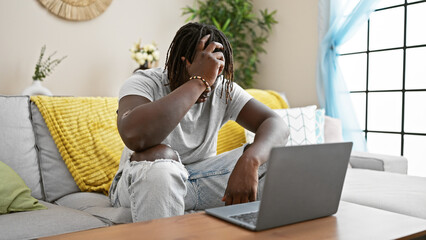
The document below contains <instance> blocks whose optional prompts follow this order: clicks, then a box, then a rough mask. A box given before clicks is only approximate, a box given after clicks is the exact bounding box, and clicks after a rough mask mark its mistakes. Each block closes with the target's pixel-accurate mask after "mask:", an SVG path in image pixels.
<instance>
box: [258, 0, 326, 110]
mask: <svg viewBox="0 0 426 240" xmlns="http://www.w3.org/2000/svg"><path fill="white" fill-rule="evenodd" d="M255 3H256V7H257V8H260V9H263V8H268V9H269V10H272V9H277V10H278V11H277V14H276V15H277V16H276V18H277V20H278V22H279V23H278V24H276V25H275V26H274V29H273V30H274V31H273V33H272V35H271V36H270V38H269V41H268V43H267V45H266V50H267V51H268V53H267V54H266V55H262V56H261V66H260V68H259V76H258V78H257V83H256V87H258V88H262V89H273V90H276V91H279V92H284V93H285V94H286V96H287V98H288V100H289V102H290V105H291V107H296V106H298V107H300V106H306V105H311V104H315V105H317V104H318V100H317V94H316V82H315V74H316V57H317V49H318V30H317V28H318V27H317V22H318V20H317V19H318V0H262V1H255Z"/></svg>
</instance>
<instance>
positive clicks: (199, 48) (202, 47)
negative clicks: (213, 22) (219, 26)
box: [196, 34, 210, 51]
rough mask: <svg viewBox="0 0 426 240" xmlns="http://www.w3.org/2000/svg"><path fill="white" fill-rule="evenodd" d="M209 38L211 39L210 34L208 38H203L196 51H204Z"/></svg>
mask: <svg viewBox="0 0 426 240" xmlns="http://www.w3.org/2000/svg"><path fill="white" fill-rule="evenodd" d="M209 38H210V34H207V35H206V36H204V37H202V38H201V39H200V41H199V42H198V45H197V49H196V51H203V50H204V46H205V45H206V42H207V40H208V39H209Z"/></svg>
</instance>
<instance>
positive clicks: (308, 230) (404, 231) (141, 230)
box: [42, 202, 426, 240]
mask: <svg viewBox="0 0 426 240" xmlns="http://www.w3.org/2000/svg"><path fill="white" fill-rule="evenodd" d="M425 235H426V220H423V219H420V218H414V217H410V216H406V215H401V214H397V213H392V212H387V211H383V210H379V209H375V208H370V207H365V206H361V205H357V204H353V203H348V202H341V203H340V207H339V211H338V212H337V214H335V215H333V216H330V217H325V218H320V219H316V220H311V221H306V222H302V223H297V224H292V225H288V226H283V227H279V228H274V229H270V230H265V231H261V232H252V231H249V230H246V229H244V228H240V227H238V226H235V225H233V224H230V223H227V222H225V221H222V220H219V219H216V218H214V217H211V216H209V215H207V214H205V213H204V212H202V213H195V214H187V215H184V216H178V217H171V218H163V219H157V220H152V221H146V222H139V223H131V224H122V225H117V226H112V227H106V228H98V229H93V230H87V231H81V232H75V233H69V234H62V235H57V236H52V237H46V238H42V239H103V240H104V239H202V240H205V239H356V240H358V239H413V238H417V237H421V236H425Z"/></svg>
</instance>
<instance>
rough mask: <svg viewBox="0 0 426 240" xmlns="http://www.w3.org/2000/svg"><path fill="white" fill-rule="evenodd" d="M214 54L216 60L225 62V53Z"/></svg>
mask: <svg viewBox="0 0 426 240" xmlns="http://www.w3.org/2000/svg"><path fill="white" fill-rule="evenodd" d="M212 54H213V57H215V58H216V59H218V60H222V61H225V56H223V52H214V53H212Z"/></svg>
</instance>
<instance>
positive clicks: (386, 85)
mask: <svg viewBox="0 0 426 240" xmlns="http://www.w3.org/2000/svg"><path fill="white" fill-rule="evenodd" d="M339 52H340V55H339V58H338V59H339V65H340V67H341V70H342V73H343V76H344V78H345V81H346V84H347V86H348V88H349V91H350V94H351V98H352V101H353V105H354V107H355V111H356V114H357V117H358V122H359V125H360V127H361V129H362V130H363V132H364V133H365V138H366V140H367V147H368V149H369V151H370V152H376V153H383V154H393V155H402V156H405V157H407V158H408V174H410V175H418V176H426V0H423V1H416V0H386V1H381V3H380V6H378V8H377V9H376V10H375V11H374V12H373V13H372V14H371V16H370V19H369V21H368V22H367V23H366V24H365V25H364V26H363V27H362V28H361V29H360V30H359V31H358V32H357V33H356V34H355V35H354V36H353V37H352V38H351V39H350V40H349V41H348V42H347V43H345V44H344V45H343V46H342V47H341V48H340V50H339Z"/></svg>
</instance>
